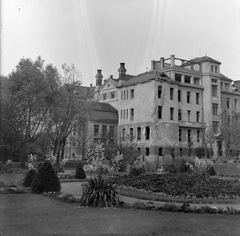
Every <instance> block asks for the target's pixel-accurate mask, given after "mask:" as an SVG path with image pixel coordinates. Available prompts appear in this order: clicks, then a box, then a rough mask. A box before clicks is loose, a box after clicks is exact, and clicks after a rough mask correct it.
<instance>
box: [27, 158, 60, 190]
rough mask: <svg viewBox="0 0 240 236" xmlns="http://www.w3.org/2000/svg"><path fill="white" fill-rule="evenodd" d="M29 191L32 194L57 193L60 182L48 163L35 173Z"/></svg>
mask: <svg viewBox="0 0 240 236" xmlns="http://www.w3.org/2000/svg"><path fill="white" fill-rule="evenodd" d="M31 190H32V192H33V193H38V194H41V193H43V192H59V191H60V190H61V185H60V181H59V179H58V176H57V174H56V172H55V170H54V169H53V167H52V164H51V163H50V162H44V163H43V164H42V167H41V168H40V170H39V171H38V172H37V173H36V175H35V177H34V179H33V181H32V184H31Z"/></svg>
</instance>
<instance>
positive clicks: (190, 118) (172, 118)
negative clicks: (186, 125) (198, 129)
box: [158, 106, 200, 123]
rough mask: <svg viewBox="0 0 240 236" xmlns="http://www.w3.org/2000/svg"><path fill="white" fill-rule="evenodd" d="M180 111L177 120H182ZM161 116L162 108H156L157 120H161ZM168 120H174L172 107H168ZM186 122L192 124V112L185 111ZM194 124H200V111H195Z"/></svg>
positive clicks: (179, 110)
mask: <svg viewBox="0 0 240 236" xmlns="http://www.w3.org/2000/svg"><path fill="white" fill-rule="evenodd" d="M182 117H183V115H182V109H178V120H179V121H181V120H182ZM162 118H163V114H162V106H158V119H162ZM169 118H170V120H174V107H170V116H169ZM187 121H188V122H194V121H193V119H192V111H191V110H187ZM195 122H197V123H199V122H200V111H196V120H195Z"/></svg>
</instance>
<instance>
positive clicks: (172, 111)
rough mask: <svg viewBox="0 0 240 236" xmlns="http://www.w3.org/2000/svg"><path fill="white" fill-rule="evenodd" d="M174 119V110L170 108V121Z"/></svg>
mask: <svg viewBox="0 0 240 236" xmlns="http://www.w3.org/2000/svg"><path fill="white" fill-rule="evenodd" d="M173 117H174V108H173V107H170V120H173Z"/></svg>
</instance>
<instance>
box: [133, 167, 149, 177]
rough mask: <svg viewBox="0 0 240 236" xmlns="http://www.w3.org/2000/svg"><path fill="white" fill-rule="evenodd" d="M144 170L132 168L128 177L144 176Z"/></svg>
mask: <svg viewBox="0 0 240 236" xmlns="http://www.w3.org/2000/svg"><path fill="white" fill-rule="evenodd" d="M145 172H146V170H145V169H144V168H132V169H131V170H130V172H129V176H139V175H142V174H145Z"/></svg>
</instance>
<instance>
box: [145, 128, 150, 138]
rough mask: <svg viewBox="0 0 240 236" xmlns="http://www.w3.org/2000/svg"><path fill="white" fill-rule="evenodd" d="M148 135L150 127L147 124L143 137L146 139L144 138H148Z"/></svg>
mask: <svg viewBox="0 0 240 236" xmlns="http://www.w3.org/2000/svg"><path fill="white" fill-rule="evenodd" d="M149 137H150V127H149V126H147V127H146V128H145V139H146V140H149Z"/></svg>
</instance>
